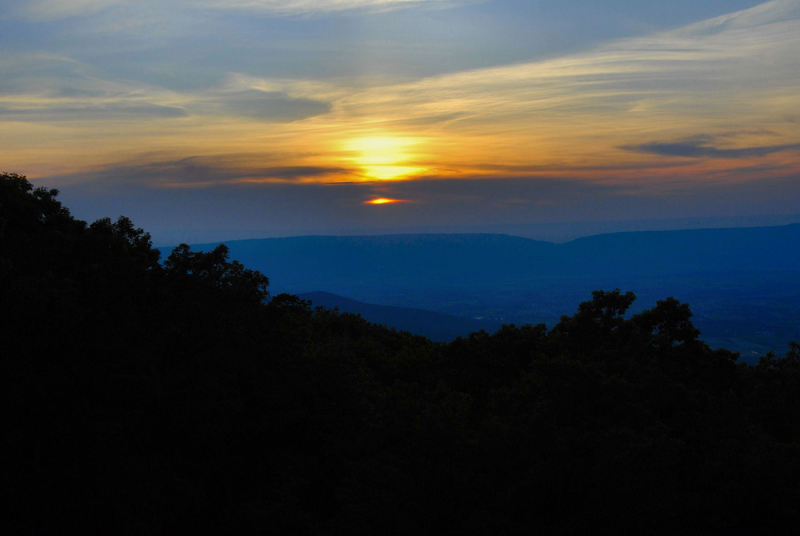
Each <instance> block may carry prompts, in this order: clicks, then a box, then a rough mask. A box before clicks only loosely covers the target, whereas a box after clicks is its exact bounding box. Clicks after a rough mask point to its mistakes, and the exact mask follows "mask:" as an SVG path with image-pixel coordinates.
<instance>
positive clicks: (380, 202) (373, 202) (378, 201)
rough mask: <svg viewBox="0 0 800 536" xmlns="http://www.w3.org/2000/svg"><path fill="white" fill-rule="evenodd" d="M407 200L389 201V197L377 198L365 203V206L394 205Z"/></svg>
mask: <svg viewBox="0 0 800 536" xmlns="http://www.w3.org/2000/svg"><path fill="white" fill-rule="evenodd" d="M404 202H405V199H389V198H388V197H377V198H375V199H370V200H369V201H364V204H365V205H392V204H394V203H404Z"/></svg>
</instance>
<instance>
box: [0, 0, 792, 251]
mask: <svg viewBox="0 0 800 536" xmlns="http://www.w3.org/2000/svg"><path fill="white" fill-rule="evenodd" d="M0 73H2V76H0V169H1V170H4V171H11V172H18V173H22V174H25V175H27V176H28V177H29V178H31V179H32V181H33V182H34V183H35V184H37V185H45V186H48V187H57V188H59V189H60V190H61V191H62V196H61V197H62V199H63V200H64V201H65V202H66V203H67V204H68V206H70V207H71V208H72V209H73V213H74V214H75V215H76V216H78V217H80V218H84V219H88V220H91V219H94V218H98V217H101V216H105V215H108V216H112V217H116V216H118V215H120V214H125V215H128V216H130V217H132V218H133V220H134V222H135V223H136V224H137V225H139V226H142V227H144V228H145V229H147V230H149V231H151V232H152V233H153V235H154V239H155V241H156V242H161V243H169V242H171V241H175V242H177V241H179V240H187V241H203V240H209V241H210V240H219V239H224V238H242V237H258V236H275V235H293V234H308V233H317V234H319V233H325V234H335V233H353V232H356V233H359V232H363V233H373V232H404V231H415V230H431V231H435V230H437V229H449V230H471V231H477V230H487V231H491V230H493V229H498V228H500V227H502V226H503V225H512V224H513V225H517V224H519V225H522V224H543V223H550V222H562V223H563V222H594V221H597V222H600V221H625V220H642V219H669V218H715V217H720V218H728V219H729V220H731V221H734V220H736V219H737V218H739V219H740V220H741V221H742V222H745V221H755V220H753V218H755V217H761V216H770V215H772V216H775V215H784V216H789V215H792V214H798V213H800V0H774V1H771V2H766V3H763V2H759V1H753V0H749V1H748V0H705V1H704V0H672V1H670V2H664V1H655V0H585V1H584V0H573V1H570V0H327V1H326V0H5V1H4V2H3V3H2V7H0ZM371 201H372V202H371ZM756 219H757V218H756ZM498 226H500V227H498Z"/></svg>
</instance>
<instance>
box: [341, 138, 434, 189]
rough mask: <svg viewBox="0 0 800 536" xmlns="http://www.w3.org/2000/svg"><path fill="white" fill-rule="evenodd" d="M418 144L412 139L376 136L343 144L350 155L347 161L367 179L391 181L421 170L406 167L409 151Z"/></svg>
mask: <svg viewBox="0 0 800 536" xmlns="http://www.w3.org/2000/svg"><path fill="white" fill-rule="evenodd" d="M418 143H419V141H418V140H416V139H414V138H399V137H388V136H378V137H367V138H355V139H352V140H350V141H348V142H347V143H346V144H345V149H346V150H347V151H348V152H349V153H351V154H352V156H351V157H349V158H348V160H351V161H353V162H354V163H355V164H356V165H358V166H359V167H360V168H361V169H362V170H363V171H364V174H365V175H366V176H367V178H370V179H379V180H392V179H400V178H405V177H408V176H410V175H413V174H415V173H418V172H420V171H422V170H423V168H421V167H418V166H413V165H408V162H409V160H411V155H410V154H409V149H410V148H411V147H413V146H414V145H417V144H418Z"/></svg>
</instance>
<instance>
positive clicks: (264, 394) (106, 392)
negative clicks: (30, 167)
mask: <svg viewBox="0 0 800 536" xmlns="http://www.w3.org/2000/svg"><path fill="white" fill-rule="evenodd" d="M56 194H57V192H55V191H54V190H49V191H48V190H44V189H34V188H33V187H32V186H31V185H30V183H29V182H28V181H27V180H26V179H25V178H24V177H22V176H19V175H14V174H5V175H3V176H2V177H0V241H1V242H0V246H1V247H0V267H1V268H2V276H3V277H2V281H1V282H0V298H2V304H3V307H2V318H0V321H1V323H0V326H2V328H1V329H2V332H0V335H2V340H3V359H2V379H3V380H2V381H3V385H2V387H3V394H4V396H5V406H6V408H8V409H10V410H11V411H10V412H9V413H10V416H9V418H8V420H7V421H6V429H5V430H4V440H3V445H4V447H5V450H6V452H8V453H9V454H8V457H7V461H8V463H7V468H8V469H7V472H6V475H5V486H4V487H5V489H4V491H5V494H6V496H5V497H4V498H5V502H6V505H7V506H9V507H10V510H11V511H12V512H13V514H14V515H13V516H12V517H9V518H8V524H9V525H10V526H9V529H10V532H9V533H53V532H64V531H68V530H70V529H75V530H81V531H84V532H87V531H88V532H115V533H122V534H128V533H130V534H162V533H163V534H168V533H175V532H179V531H181V532H183V531H195V532H211V531H214V532H243V533H291V534H339V533H349V534H359V533H364V534H367V533H370V534H373V533H376V532H381V533H387V532H389V533H398V534H411V533H414V534H420V533H421V534H426V533H431V534H434V533H435V534H442V533H448V534H449V533H487V534H488V533H492V534H494V533H500V534H515V533H531V532H534V531H538V532H543V533H562V534H563V533H577V532H587V531H590V530H597V529H598V528H602V529H607V530H618V531H625V532H647V533H685V532H698V533H723V532H725V533H728V532H732V531H767V530H770V529H778V528H780V527H785V526H789V524H796V523H797V522H798V517H800V511H798V504H800V502H798V498H800V497H799V496H800V483H798V482H797V480H796V479H795V478H794V477H793V475H795V474H797V470H798V469H800V467H798V460H800V451H799V450H798V449H799V448H800V395H798V393H800V346H798V345H796V344H794V345H792V347H791V351H790V352H789V353H788V354H787V355H786V356H785V357H783V358H778V357H776V356H774V355H767V356H765V357H764V358H762V360H761V361H760V362H759V363H758V365H757V366H752V367H751V366H747V365H743V364H738V363H737V362H736V357H737V356H736V354H732V353H730V352H727V351H724V350H711V349H710V348H709V347H708V346H707V345H705V344H704V343H703V342H702V341H701V340H700V339H699V338H698V336H699V333H698V331H697V330H696V329H695V328H694V326H693V325H692V323H691V312H690V310H689V307H688V306H687V305H685V304H681V303H679V302H678V301H677V300H674V299H672V298H668V299H666V300H663V301H659V302H658V303H657V304H656V306H655V307H654V308H652V309H650V310H647V311H644V312H642V313H639V314H637V315H633V316H630V315H628V313H627V311H628V308H629V307H630V305H631V303H632V302H633V300H634V299H635V297H634V296H633V294H631V293H622V292H620V291H618V290H613V291H598V292H595V293H594V295H593V297H592V299H591V300H590V301H587V302H585V303H583V304H581V306H580V307H579V309H578V311H577V312H576V313H575V314H574V315H572V316H565V317H563V318H562V320H561V321H560V322H559V323H558V324H557V325H556V326H554V327H553V329H551V330H548V329H547V328H546V327H545V326H544V325H536V326H513V325H508V326H504V327H503V328H502V329H500V330H499V331H497V332H496V333H494V334H488V333H485V332H478V333H473V334H472V335H470V336H469V337H466V338H460V339H457V340H455V341H452V342H451V343H449V344H437V343H433V342H431V341H429V340H427V339H425V338H422V337H417V336H413V335H411V334H408V333H402V332H396V331H391V330H388V329H386V328H383V327H381V326H376V325H372V324H369V323H367V322H365V321H364V320H362V319H361V318H360V317H357V316H353V315H346V314H340V313H338V312H336V311H330V310H325V309H315V310H313V309H311V308H310V306H309V304H308V303H307V302H304V301H302V300H300V299H298V298H297V297H295V296H290V295H285V294H282V295H278V296H275V297H272V298H271V299H270V298H269V295H268V292H267V284H268V280H267V278H266V277H265V276H263V275H261V274H259V273H257V272H254V271H251V270H248V269H246V268H244V267H243V266H242V265H241V264H239V263H237V262H235V261H228V259H227V249H226V248H225V247H224V246H221V247H219V248H217V249H215V250H214V251H212V252H208V253H198V252H192V251H190V249H189V248H188V246H186V245H181V246H179V247H178V248H176V249H175V250H174V251H173V252H172V254H171V255H170V256H169V257H168V258H167V259H166V261H165V262H164V263H163V264H159V262H158V254H157V252H156V251H155V250H154V249H153V248H152V247H151V244H150V239H149V236H148V235H147V234H146V233H144V232H143V231H142V230H140V229H137V228H135V227H134V226H133V224H132V223H131V222H130V220H128V219H127V218H119V219H118V220H117V221H115V222H114V221H111V220H108V219H104V220H99V221H98V222H95V223H93V224H91V225H87V224H86V223H84V222H81V221H78V220H75V219H74V218H72V217H71V216H70V214H69V211H68V210H67V209H66V208H64V207H63V206H61V204H60V203H59V202H58V201H57V200H56Z"/></svg>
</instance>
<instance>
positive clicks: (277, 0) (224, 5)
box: [202, 0, 478, 14]
mask: <svg viewBox="0 0 800 536" xmlns="http://www.w3.org/2000/svg"><path fill="white" fill-rule="evenodd" d="M469 1H472V2H473V3H474V2H476V1H478V0H203V1H202V5H204V6H209V7H216V8H219V9H250V10H260V11H266V12H271V13H278V14H297V13H304V14H309V13H312V14H313V13H326V12H332V11H349V10H356V9H358V10H366V11H387V10H391V9H399V8H408V7H450V6H453V5H457V4H459V3H461V4H464V3H467V2H469Z"/></svg>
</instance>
